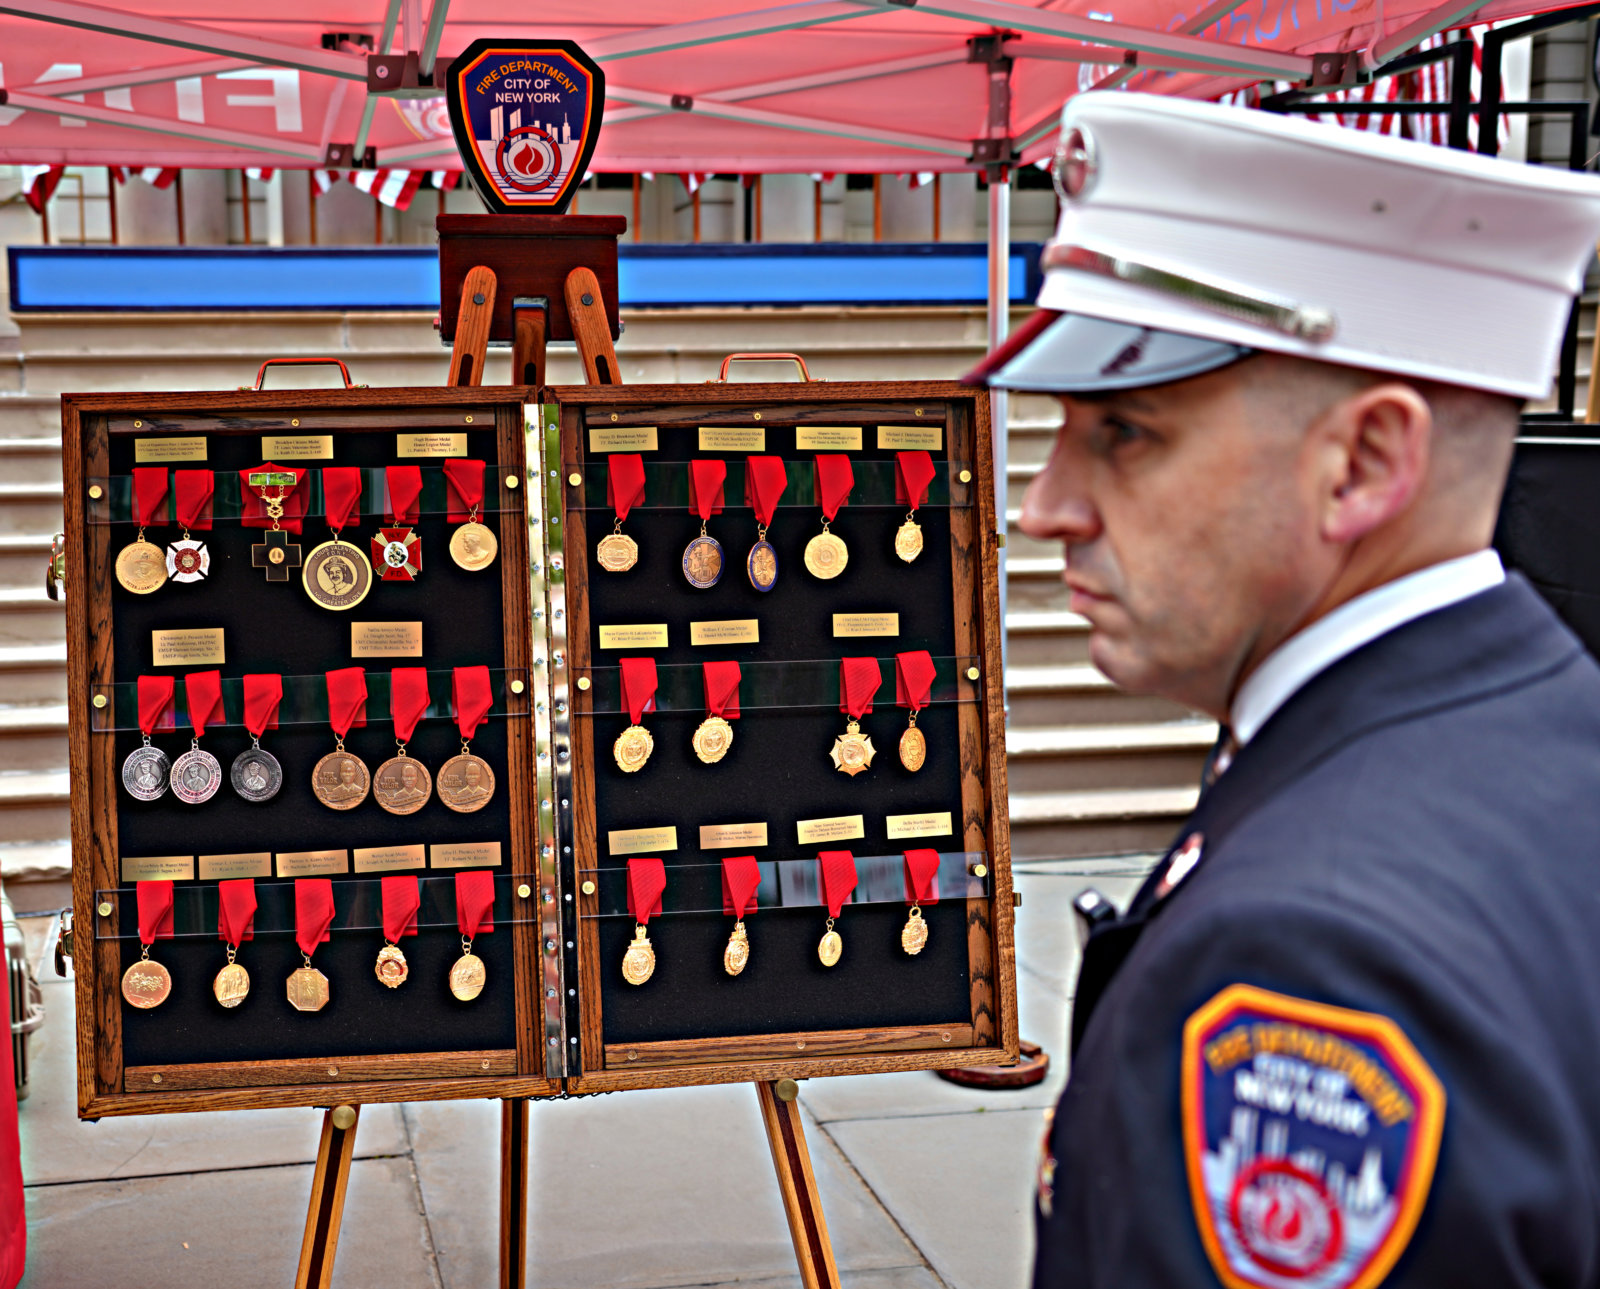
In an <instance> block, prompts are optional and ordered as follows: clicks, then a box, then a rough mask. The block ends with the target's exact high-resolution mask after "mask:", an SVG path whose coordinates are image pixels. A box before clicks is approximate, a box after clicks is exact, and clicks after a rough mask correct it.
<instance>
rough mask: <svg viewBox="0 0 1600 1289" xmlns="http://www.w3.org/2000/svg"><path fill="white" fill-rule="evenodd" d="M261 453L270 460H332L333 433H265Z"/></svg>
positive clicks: (262, 437)
mask: <svg viewBox="0 0 1600 1289" xmlns="http://www.w3.org/2000/svg"><path fill="white" fill-rule="evenodd" d="M261 455H262V456H264V457H266V458H267V460H268V461H273V460H276V459H278V458H279V457H281V458H283V459H284V460H286V461H332V460H333V435H331V434H264V435H262V436H261Z"/></svg>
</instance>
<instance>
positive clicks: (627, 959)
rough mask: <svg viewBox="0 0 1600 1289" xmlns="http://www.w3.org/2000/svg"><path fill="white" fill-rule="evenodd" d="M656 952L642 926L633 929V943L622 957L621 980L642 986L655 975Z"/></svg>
mask: <svg viewBox="0 0 1600 1289" xmlns="http://www.w3.org/2000/svg"><path fill="white" fill-rule="evenodd" d="M655 970H656V951H655V950H654V949H653V948H652V947H651V945H650V937H649V936H648V935H647V934H645V929H644V928H643V927H642V926H636V927H634V928H633V943H632V944H630V945H629V946H628V951H627V953H625V954H623V955H622V978H623V979H624V980H626V981H627V982H628V983H629V984H630V985H642V984H644V982H645V981H647V980H649V979H650V977H651V976H653V975H654V974H655Z"/></svg>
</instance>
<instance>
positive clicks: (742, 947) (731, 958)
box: [722, 919, 750, 976]
mask: <svg viewBox="0 0 1600 1289" xmlns="http://www.w3.org/2000/svg"><path fill="white" fill-rule="evenodd" d="M749 961H750V935H749V933H748V932H747V931H746V930H745V929H744V920H743V919H740V920H739V921H738V922H735V923H734V924H733V933H732V934H731V935H729V936H728V947H727V948H726V949H724V950H723V951H722V969H723V970H724V971H726V972H727V973H728V974H729V975H730V976H737V975H738V974H739V973H740V972H741V971H743V970H744V969H745V966H746V964H747V963H748V962H749Z"/></svg>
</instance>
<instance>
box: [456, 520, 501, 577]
mask: <svg viewBox="0 0 1600 1289" xmlns="http://www.w3.org/2000/svg"><path fill="white" fill-rule="evenodd" d="M499 553H500V543H499V542H498V541H497V540H496V539H495V535H494V531H493V530H492V529H490V528H487V527H485V526H484V525H483V524H480V523H478V522H476V521H473V522H471V523H466V524H462V525H461V527H460V528H458V529H456V530H455V532H453V533H451V534H450V558H451V559H453V560H455V562H456V563H457V564H459V565H460V566H461V567H462V568H464V569H466V570H467V572H469V573H481V572H482V571H483V570H484V569H486V568H488V567H489V565H491V564H493V563H494V557H495V556H496V555H498V554H499Z"/></svg>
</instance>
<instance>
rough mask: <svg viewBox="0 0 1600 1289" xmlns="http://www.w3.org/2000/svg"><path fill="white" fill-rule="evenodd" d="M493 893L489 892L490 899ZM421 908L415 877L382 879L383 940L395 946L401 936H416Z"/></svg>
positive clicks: (420, 890) (400, 876)
mask: <svg viewBox="0 0 1600 1289" xmlns="http://www.w3.org/2000/svg"><path fill="white" fill-rule="evenodd" d="M492 897H493V893H492V890H491V898H492ZM421 907H422V888H421V887H420V886H419V885H418V884H417V879H416V875H415V874H413V873H402V874H400V875H399V876H398V877H386V878H384V879H383V938H384V939H385V940H387V941H388V942H389V943H390V944H395V943H397V942H398V941H399V939H400V937H401V936H403V935H416V933H417V910H418V909H419V908H421Z"/></svg>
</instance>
